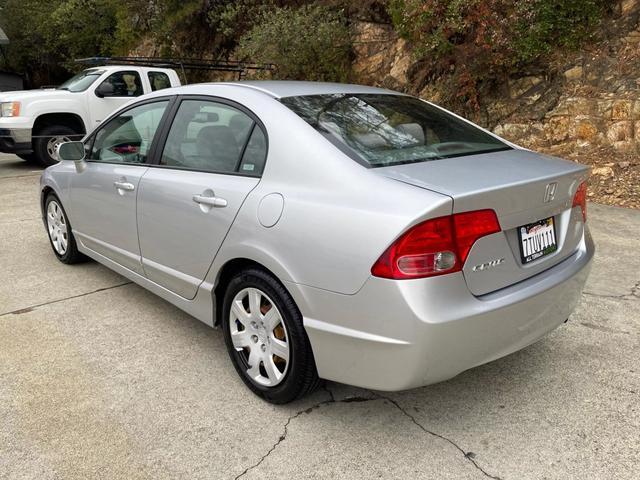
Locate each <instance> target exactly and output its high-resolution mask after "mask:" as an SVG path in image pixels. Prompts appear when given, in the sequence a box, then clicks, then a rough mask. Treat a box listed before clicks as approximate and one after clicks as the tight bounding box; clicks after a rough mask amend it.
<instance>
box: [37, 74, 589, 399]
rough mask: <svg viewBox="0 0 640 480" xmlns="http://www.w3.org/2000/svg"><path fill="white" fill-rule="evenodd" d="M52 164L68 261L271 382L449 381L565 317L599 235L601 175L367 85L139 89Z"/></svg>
mask: <svg viewBox="0 0 640 480" xmlns="http://www.w3.org/2000/svg"><path fill="white" fill-rule="evenodd" d="M58 154H59V157H60V159H61V161H60V163H59V164H57V165H54V166H52V167H49V168H48V169H47V170H46V171H45V172H44V174H43V175H42V180H41V191H42V212H43V219H44V223H45V226H46V229H47V232H48V234H49V239H50V240H51V245H52V247H53V252H54V254H55V255H56V256H57V257H58V259H59V260H60V261H62V262H64V263H69V264H71V263H75V262H78V261H81V260H84V259H85V258H86V257H90V258H92V259H94V260H97V261H98V262H100V263H102V264H104V265H106V266H107V267H109V268H111V269H113V270H115V271H116V272H118V273H120V274H121V275H123V276H125V277H127V278H129V279H131V280H132V281H134V282H136V283H138V284H139V285H141V286H143V287H144V288H146V289H148V290H150V291H152V292H154V293H155V294H157V295H158V296H160V297H162V298H163V299H165V300H167V301H169V302H171V303H172V304H174V305H176V306H177V307H179V308H181V309H182V310H184V311H186V312H188V313H189V314H191V315H193V316H195V317H196V318H198V319H199V320H201V321H203V322H205V323H207V324H208V325H211V326H220V327H221V328H222V330H223V334H224V338H225V342H226V345H227V348H228V351H229V356H230V357H231V361H232V363H233V365H234V367H235V369H236V370H237V372H238V374H239V376H240V377H241V378H242V380H243V381H244V382H245V383H246V385H247V386H248V387H249V388H250V389H251V390H252V391H253V392H255V393H256V394H258V395H260V396H262V397H263V398H265V399H266V400H268V401H270V402H274V403H284V402H289V401H292V400H294V399H296V398H298V397H300V396H302V395H304V394H306V393H308V392H310V391H311V390H313V389H314V388H315V387H316V386H317V385H318V383H319V381H320V379H328V380H333V381H337V382H343V383H347V384H351V385H356V386H360V387H365V388H371V389H378V390H402V389H409V388H413V387H418V386H422V385H427V384H431V383H434V382H439V381H442V380H445V379H448V378H451V377H453V376H455V375H457V374H459V373H460V372H462V371H464V370H467V369H469V368H472V367H474V366H476V365H481V364H483V363H486V362H490V361H492V360H495V359H497V358H499V357H502V356H504V355H508V354H510V353H512V352H515V351H516V350H519V349H521V348H524V347H526V346H527V345H529V344H531V343H533V342H535V341H537V340H538V339H540V338H541V337H543V336H544V335H545V334H547V333H549V332H550V331H552V330H553V329H555V328H556V327H558V326H559V325H560V324H562V323H563V322H565V321H566V320H567V318H568V317H569V315H570V314H571V312H572V311H573V310H574V308H575V306H576V304H577V302H578V300H579V299H580V295H581V290H582V288H583V286H584V283H585V280H586V278H587V275H588V272H589V267H590V264H591V260H592V257H593V254H594V245H593V242H592V239H591V236H590V234H589V230H588V228H587V226H586V215H587V213H586V180H587V176H588V171H587V169H586V168H585V167H584V166H581V165H579V164H576V163H572V162H567V161H564V160H559V159H556V158H551V157H548V156H544V155H540V154H537V153H534V152H531V151H528V150H525V149H522V148H519V147H517V146H515V145H512V144H510V143H508V142H507V141H505V140H502V139H501V138H499V137H497V136H496V135H493V134H492V133H490V132H488V131H485V130H483V129H481V128H479V127H477V126H475V125H473V124H472V123H470V122H468V121H466V120H464V119H462V118H460V117H458V116H456V115H454V114H452V113H450V112H447V111H446V110H443V109H442V108H439V107H437V106H435V105H433V104H431V103H428V102H425V101H422V100H419V99H417V98H413V97H411V96H407V95H404V94H401V93H397V92H393V91H389V90H383V89H377V88H371V87H363V86H356V85H343V84H327V83H311V82H271V81H268V82H245V83H242V82H241V83H218V84H201V85H191V86H186V87H180V88H175V89H168V90H162V91H159V92H157V93H155V94H151V95H147V96H145V97H141V98H139V99H138V100H136V101H134V102H133V103H130V104H128V105H126V106H125V107H123V108H122V109H120V110H119V111H117V112H116V113H114V114H113V115H112V116H111V117H110V118H109V119H107V120H106V121H104V122H103V123H101V124H100V125H99V126H98V127H97V128H96V129H95V130H94V131H93V132H91V133H89V134H88V135H87V136H86V138H85V139H84V141H83V142H71V143H66V144H63V145H62V146H61V147H60V148H59V152H58Z"/></svg>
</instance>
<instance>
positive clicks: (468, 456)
mask: <svg viewBox="0 0 640 480" xmlns="http://www.w3.org/2000/svg"><path fill="white" fill-rule="evenodd" d="M376 395H378V396H379V397H380V398H382V399H384V400H387V401H389V402H391V403H392V404H393V405H395V407H396V408H397V409H398V410H400V411H401V412H402V413H403V414H404V415H405V416H406V417H407V418H409V419H410V420H411V421H412V422H413V423H415V424H416V426H417V427H418V428H420V429H421V430H422V431H424V432H425V433H428V434H429V435H432V436H434V437H436V438H439V439H441V440H444V441H445V442H448V443H450V444H451V445H452V446H453V447H455V448H456V449H457V450H459V451H460V453H462V455H463V456H464V458H465V459H467V460H468V461H470V462H471V463H472V464H473V466H474V467H476V468H477V469H478V470H480V471H481V472H482V474H483V475H484V476H485V477H488V478H493V479H494V480H502V479H501V478H500V477H498V476H496V475H491V474H490V473H488V472H487V471H486V470H485V469H484V468H482V467H481V466H480V465H478V462H476V461H475V456H476V454H475V453H473V452H465V451H464V450H463V449H462V447H461V446H460V445H458V444H457V443H456V442H454V441H453V440H451V439H450V438H447V437H445V436H444V435H440V434H439V433H436V432H432V431H431V430H429V429H427V428H426V427H425V426H424V425H422V424H421V423H420V422H418V421H417V420H416V418H415V417H414V416H413V415H411V414H410V413H409V412H407V411H406V410H405V409H404V408H402V407H401V406H400V404H399V403H398V402H396V401H395V400H393V399H392V398H389V397H386V396H383V395H380V394H376Z"/></svg>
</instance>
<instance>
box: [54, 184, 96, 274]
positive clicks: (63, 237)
mask: <svg viewBox="0 0 640 480" xmlns="http://www.w3.org/2000/svg"><path fill="white" fill-rule="evenodd" d="M44 208H45V215H46V224H47V233H48V235H49V241H50V242H51V248H53V253H55V255H56V257H58V260H60V261H61V262H62V263H66V264H73V263H78V262H82V261H84V260H86V258H87V257H85V256H84V255H83V254H82V253H80V252H79V251H78V247H77V245H76V239H75V238H74V236H73V233H71V225H69V220H68V219H67V214H66V212H65V211H64V209H63V208H62V204H61V203H60V200H59V199H58V197H56V196H55V195H53V194H49V196H47V200H46V201H45V207H44Z"/></svg>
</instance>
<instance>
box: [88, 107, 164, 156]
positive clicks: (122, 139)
mask: <svg viewBox="0 0 640 480" xmlns="http://www.w3.org/2000/svg"><path fill="white" fill-rule="evenodd" d="M168 104H169V100H164V101H160V102H154V103H146V104H144V105H140V106H137V107H134V108H132V109H129V110H127V111H126V112H123V113H122V114H120V115H118V116H117V117H115V118H113V119H112V120H110V121H109V122H108V123H107V124H106V125H105V126H104V127H102V128H101V129H100V130H99V131H98V132H97V134H96V136H95V140H94V141H93V145H92V148H91V152H90V155H89V158H88V160H90V161H97V162H108V163H145V162H146V161H147V157H148V155H149V149H150V148H151V143H152V142H153V137H154V136H155V134H156V131H157V129H158V126H159V125H160V121H161V120H162V117H163V115H164V113H165V111H166V109H167V106H168Z"/></svg>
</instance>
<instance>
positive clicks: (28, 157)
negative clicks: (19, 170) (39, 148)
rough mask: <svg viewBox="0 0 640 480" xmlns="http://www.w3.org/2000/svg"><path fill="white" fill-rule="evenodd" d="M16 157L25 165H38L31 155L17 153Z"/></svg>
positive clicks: (34, 157)
mask: <svg viewBox="0 0 640 480" xmlns="http://www.w3.org/2000/svg"><path fill="white" fill-rule="evenodd" d="M16 155H17V157H18V158H21V159H22V160H24V161H25V162H27V163H38V159H37V158H36V156H35V155H34V154H33V153H18V154H16Z"/></svg>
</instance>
